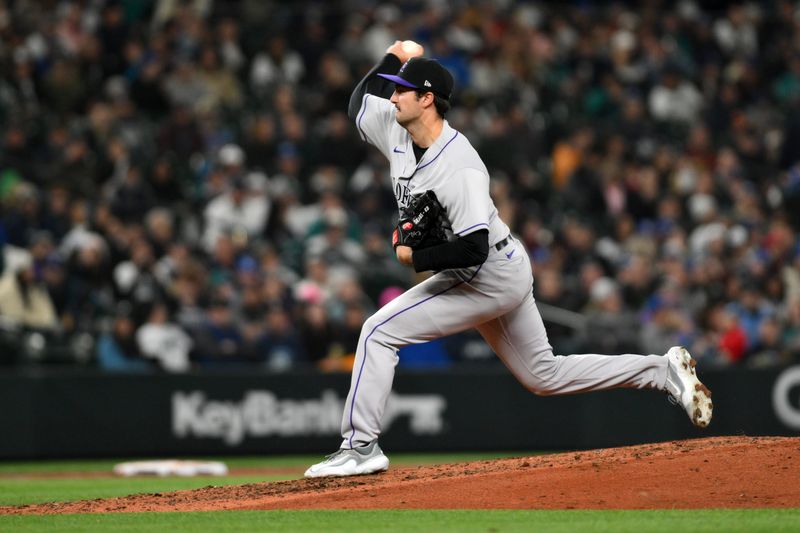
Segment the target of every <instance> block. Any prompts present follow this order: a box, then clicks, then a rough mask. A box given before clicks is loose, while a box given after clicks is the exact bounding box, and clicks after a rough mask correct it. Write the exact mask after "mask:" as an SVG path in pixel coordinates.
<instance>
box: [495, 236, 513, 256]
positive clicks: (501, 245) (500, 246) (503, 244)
mask: <svg viewBox="0 0 800 533" xmlns="http://www.w3.org/2000/svg"><path fill="white" fill-rule="evenodd" d="M510 240H511V235H509V236H508V237H506V238H505V239H503V240H502V241H500V242H498V243H497V244H495V245H494V247H495V249H496V250H497V251H498V252H499V251H500V250H502V249H503V248H505V247H506V244H508V241H510Z"/></svg>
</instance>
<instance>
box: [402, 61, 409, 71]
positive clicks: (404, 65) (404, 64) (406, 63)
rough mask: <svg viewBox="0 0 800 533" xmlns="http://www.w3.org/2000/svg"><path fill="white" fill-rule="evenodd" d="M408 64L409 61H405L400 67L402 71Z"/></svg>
mask: <svg viewBox="0 0 800 533" xmlns="http://www.w3.org/2000/svg"><path fill="white" fill-rule="evenodd" d="M407 66H408V61H406V62H405V63H403V66H402V67H400V72H403V71H404V70H405V69H406V67H407Z"/></svg>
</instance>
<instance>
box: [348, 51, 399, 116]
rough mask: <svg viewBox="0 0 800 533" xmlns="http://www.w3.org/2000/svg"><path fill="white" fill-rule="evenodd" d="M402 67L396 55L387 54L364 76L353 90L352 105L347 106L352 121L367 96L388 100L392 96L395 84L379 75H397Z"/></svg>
mask: <svg viewBox="0 0 800 533" xmlns="http://www.w3.org/2000/svg"><path fill="white" fill-rule="evenodd" d="M402 66H403V64H402V63H400V59H398V57H397V56H396V55H394V54H386V55H385V56H383V59H381V61H380V62H379V63H378V64H377V65H375V66H374V67H372V70H370V71H369V72H368V73H367V75H366V76H364V79H362V80H361V81H360V82H358V85H356V87H355V89H353V94H351V95H350V104H349V105H348V106H347V115H348V116H349V117H350V120H355V119H356V117H357V116H358V111H359V110H360V109H361V101H362V100H363V99H364V95H365V94H367V93H369V94H374V95H375V96H378V97H380V98H386V99H387V100H388V99H389V98H390V97H391V96H392V93H393V92H394V83H392V82H390V81H389V80H385V79H383V78H381V77H380V76H378V74H397V71H398V70H400V67H402Z"/></svg>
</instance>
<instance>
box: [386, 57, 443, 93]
mask: <svg viewBox="0 0 800 533" xmlns="http://www.w3.org/2000/svg"><path fill="white" fill-rule="evenodd" d="M378 76H380V77H381V78H384V79H387V80H389V81H391V82H394V83H396V84H397V85H402V86H403V87H408V88H410V89H417V90H418V91H430V92H432V93H434V94H436V95H438V96H441V97H442V98H444V99H445V100H449V99H450V95H451V94H452V92H453V76H452V74H450V72H448V70H447V69H446V68H444V67H443V66H442V65H441V64H439V62H438V61H436V60H435V59H428V58H425V57H412V58H411V59H409V60H408V61H406V62H405V63H404V64H403V66H402V67H400V71H399V72H398V73H397V74H378Z"/></svg>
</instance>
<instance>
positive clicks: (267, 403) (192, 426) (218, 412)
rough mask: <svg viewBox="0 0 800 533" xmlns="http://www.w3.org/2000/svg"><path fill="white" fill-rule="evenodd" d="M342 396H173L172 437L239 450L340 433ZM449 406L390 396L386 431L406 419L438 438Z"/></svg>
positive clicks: (428, 397)
mask: <svg viewBox="0 0 800 533" xmlns="http://www.w3.org/2000/svg"><path fill="white" fill-rule="evenodd" d="M344 400H345V399H344V398H342V397H340V396H339V395H338V394H337V393H336V391H334V390H324V391H322V393H321V394H320V397H319V398H310V399H288V398H279V397H278V396H276V395H275V393H273V392H271V391H267V390H250V391H246V392H245V393H244V395H243V397H242V399H241V400H214V399H211V398H207V397H206V394H205V393H204V392H203V391H177V392H175V393H173V395H172V433H173V435H174V436H175V437H177V438H180V439H188V438H204V439H222V440H223V441H224V442H225V443H226V444H227V445H229V446H236V445H238V444H240V443H241V442H242V441H244V440H245V439H246V438H264V437H271V436H279V437H310V436H320V435H338V434H339V432H340V425H341V421H342V410H343V407H344ZM446 407H447V402H446V400H445V398H444V397H443V396H440V395H437V394H418V395H400V394H395V393H392V394H391V395H390V396H389V401H388V403H387V406H386V412H385V414H384V423H383V427H384V429H385V430H386V429H389V427H390V426H391V425H392V424H393V423H394V422H396V421H398V420H400V419H403V418H404V417H407V420H408V426H409V430H410V431H411V433H412V434H414V435H437V434H439V433H441V432H442V428H443V427H444V420H443V413H444V411H445V409H446Z"/></svg>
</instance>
